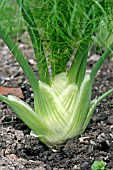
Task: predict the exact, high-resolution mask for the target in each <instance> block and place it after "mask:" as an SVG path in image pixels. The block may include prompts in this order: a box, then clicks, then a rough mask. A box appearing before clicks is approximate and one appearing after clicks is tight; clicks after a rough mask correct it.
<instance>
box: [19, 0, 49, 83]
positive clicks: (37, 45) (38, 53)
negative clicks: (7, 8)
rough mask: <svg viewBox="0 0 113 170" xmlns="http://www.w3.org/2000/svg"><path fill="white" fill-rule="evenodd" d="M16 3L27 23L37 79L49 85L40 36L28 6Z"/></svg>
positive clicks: (21, 2) (21, 0)
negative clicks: (36, 68) (36, 69)
mask: <svg viewBox="0 0 113 170" xmlns="http://www.w3.org/2000/svg"><path fill="white" fill-rule="evenodd" d="M17 1H18V4H19V6H20V7H21V10H22V15H23V18H24V20H25V21H26V23H27V27H28V32H29V35H30V38H31V41H32V45H33V49H34V53H35V60H36V63H37V67H38V74H39V78H40V80H41V81H43V82H45V83H47V84H48V85H50V76H49V72H48V66H47V63H46V57H45V54H44V50H43V46H42V42H41V39H40V35H39V32H38V30H37V26H36V23H35V21H34V18H33V16H32V13H31V10H30V9H29V6H28V5H26V4H25V3H24V1H23V0H17Z"/></svg>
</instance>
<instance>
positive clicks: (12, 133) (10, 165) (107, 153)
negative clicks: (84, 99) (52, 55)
mask: <svg viewBox="0 0 113 170" xmlns="http://www.w3.org/2000/svg"><path fill="white" fill-rule="evenodd" d="M19 47H20V49H21V50H22V51H23V53H24V54H25V55H26V57H27V59H28V60H29V63H30V65H31V66H32V67H33V70H34V72H35V73H36V76H37V69H36V63H35V62H34V61H33V60H32V56H33V51H32V50H31V48H30V47H29V45H28V44H25V43H21V42H20V43H19ZM98 57H99V55H95V56H91V57H90V58H89V60H88V61H89V62H88V69H89V70H90V69H91V68H92V65H93V64H94V62H95V60H97V59H98ZM37 77H38V76H37ZM0 85H2V86H4V87H15V88H17V87H21V89H22V91H23V94H24V101H26V102H27V103H29V104H30V105H31V106H32V107H33V93H32V90H31V87H30V85H29V82H28V81H27V80H26V77H25V75H24V73H23V71H22V69H21V68H20V67H19V66H18V63H17V62H16V61H15V60H14V58H13V56H12V55H11V53H10V52H9V50H8V48H7V47H6V45H4V43H3V42H2V41H0ZM111 88H113V60H112V59H110V58H108V59H107V60H106V61H105V63H104V64H103V66H102V67H101V70H100V71H99V72H98V75H97V76H96V79H95V82H94V86H93V95H92V98H94V97H98V96H100V95H101V94H103V92H105V91H107V90H109V89H111ZM94 160H104V162H105V163H106V167H107V168H109V169H110V170H113V95H110V96H109V97H107V98H106V99H104V100H103V101H102V102H101V104H100V105H99V106H98V107H97V108H96V110H95V113H94V115H93V117H92V118H91V121H90V123H89V125H88V127H87V129H86V130H85V132H84V134H83V135H82V136H79V138H74V139H72V140H68V141H67V142H66V143H64V144H62V145H60V146H59V147H58V148H57V149H56V148H54V149H51V148H47V147H46V146H45V145H44V144H43V143H41V142H40V141H38V140H37V139H36V138H35V137H33V136H30V129H29V128H28V127H27V126H26V125H24V123H23V122H22V121H21V120H19V119H18V118H17V117H16V114H15V113H14V112H13V111H12V110H11V109H10V108H9V107H8V106H7V105H6V104H4V103H1V104H0V170H91V165H92V163H93V162H94Z"/></svg>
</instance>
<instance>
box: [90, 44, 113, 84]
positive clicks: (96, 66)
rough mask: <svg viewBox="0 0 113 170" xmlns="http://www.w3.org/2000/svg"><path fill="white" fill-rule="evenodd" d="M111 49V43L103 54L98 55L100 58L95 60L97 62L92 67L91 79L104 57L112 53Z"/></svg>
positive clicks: (112, 47) (112, 45)
mask: <svg viewBox="0 0 113 170" xmlns="http://www.w3.org/2000/svg"><path fill="white" fill-rule="evenodd" d="M112 51H113V43H112V44H111V45H110V46H109V48H107V50H106V51H105V52H104V54H103V55H102V56H101V57H100V59H99V60H98V61H97V63H96V64H95V65H94V68H93V69H92V71H91V73H90V76H91V79H92V81H93V80H94V78H95V75H96V73H97V72H98V70H99V69H100V67H101V65H102V64H103V63H104V61H105V60H106V58H107V57H108V56H109V55H110V54H111V53H112Z"/></svg>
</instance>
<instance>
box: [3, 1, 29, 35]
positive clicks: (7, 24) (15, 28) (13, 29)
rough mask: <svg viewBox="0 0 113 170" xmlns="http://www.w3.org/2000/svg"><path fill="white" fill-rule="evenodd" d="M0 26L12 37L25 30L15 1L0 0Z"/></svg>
mask: <svg viewBox="0 0 113 170" xmlns="http://www.w3.org/2000/svg"><path fill="white" fill-rule="evenodd" d="M0 25H2V28H4V29H6V30H7V32H8V33H9V34H10V35H12V36H13V37H19V35H21V33H22V32H23V31H24V30H25V29H26V26H25V23H24V21H23V18H22V15H21V11H20V9H19V7H18V4H17V1H16V0H0Z"/></svg>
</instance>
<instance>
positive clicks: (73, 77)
mask: <svg viewBox="0 0 113 170" xmlns="http://www.w3.org/2000/svg"><path fill="white" fill-rule="evenodd" d="M87 53H88V44H87V43H84V42H83V43H81V44H80V46H79V48H78V50H77V53H76V55H75V58H74V60H73V63H72V65H71V67H70V70H69V72H68V80H69V83H76V84H78V85H81V81H82V80H83V79H84V75H85V70H86V61H87ZM83 61H84V62H85V63H84V64H83V66H82V70H80V68H81V64H82V62H83ZM81 75H82V78H81ZM79 79H81V80H80V81H79ZM77 82H78V83H77Z"/></svg>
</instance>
